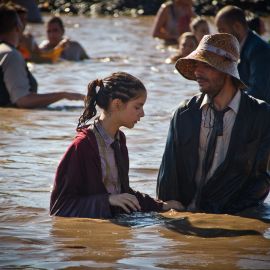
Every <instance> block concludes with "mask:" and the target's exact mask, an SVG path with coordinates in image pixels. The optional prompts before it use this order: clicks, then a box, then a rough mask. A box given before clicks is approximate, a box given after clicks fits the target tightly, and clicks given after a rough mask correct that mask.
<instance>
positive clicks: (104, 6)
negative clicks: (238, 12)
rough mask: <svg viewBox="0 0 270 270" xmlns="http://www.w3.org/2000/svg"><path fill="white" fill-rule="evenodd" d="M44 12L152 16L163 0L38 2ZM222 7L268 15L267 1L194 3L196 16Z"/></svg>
mask: <svg viewBox="0 0 270 270" xmlns="http://www.w3.org/2000/svg"><path fill="white" fill-rule="evenodd" d="M38 2H39V7H40V9H41V10H42V11H46V12H60V13H66V14H74V15H76V14H86V15H93V14H95V15H155V14H156V13H157V11H158V9H159V7H160V6H161V4H162V3H163V2H166V1H164V0H136V1H135V0H111V1H106V0H39V1H38ZM225 5H236V6H238V7H240V8H242V9H244V10H248V11H251V12H254V13H256V14H258V15H270V1H269V0H245V1H243V0H220V1H218V0H195V1H194V9H195V12H196V13H197V14H198V15H208V16H210V15H211V16H213V15H215V14H216V13H217V11H218V10H219V9H220V8H222V7H224V6H225Z"/></svg>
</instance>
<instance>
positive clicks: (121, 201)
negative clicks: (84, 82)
mask: <svg viewBox="0 0 270 270" xmlns="http://www.w3.org/2000/svg"><path fill="white" fill-rule="evenodd" d="M145 100H146V89H145V87H144V85H143V84H142V82H141V81H139V80H138V79H137V78H135V77H133V76H132V75H130V74H127V73H124V72H118V73H113V74H112V75H111V76H109V77H107V78H105V79H103V80H95V81H93V82H91V83H90V84H89V85H88V93H87V96H86V99H85V110H84V112H83V114H82V115H81V117H80V118H79V123H78V127H77V130H78V135H77V136H76V138H75V139H74V141H73V143H72V144H71V146H70V147H69V148H68V150H67V152H66V153H65V155H64V157H63V159H62V161H61V162H60V165H59V167H58V169H57V172H56V177H55V182H54V187H53V191H52V194H51V203H50V213H51V215H57V216H66V217H89V218H90V217H91V218H111V217H113V216H114V215H115V214H117V213H122V212H126V213H131V212H132V211H161V210H164V211H166V210H169V209H171V208H175V209H179V210H180V207H181V205H180V203H179V202H176V201H168V202H162V201H157V200H154V199H152V198H151V197H150V196H148V195H145V194H142V193H140V192H136V191H134V190H132V189H131V188H130V187H129V179H128V167H129V160H128V151H127V147H126V139H125V135H124V133H123V132H122V131H120V130H119V128H120V127H121V126H124V127H127V128H133V127H134V125H135V124H136V123H137V122H138V121H139V120H140V118H141V117H143V116H144V111H143V105H144V103H145ZM96 105H98V106H99V107H100V108H101V109H102V112H101V115H100V116H99V117H98V118H96V119H95V120H94V123H93V124H90V125H87V122H88V121H89V120H90V119H92V118H93V117H94V116H95V115H96V113H97V110H96Z"/></svg>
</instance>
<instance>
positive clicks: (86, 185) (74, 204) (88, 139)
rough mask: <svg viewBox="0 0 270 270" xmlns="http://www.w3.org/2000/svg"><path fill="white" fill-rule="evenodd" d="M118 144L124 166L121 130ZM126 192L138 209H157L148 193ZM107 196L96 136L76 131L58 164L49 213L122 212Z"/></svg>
mask: <svg viewBox="0 0 270 270" xmlns="http://www.w3.org/2000/svg"><path fill="white" fill-rule="evenodd" d="M120 145H121V152H122V154H123V156H124V158H125V160H126V161H127V164H126V166H127V167H128V166H129V164H128V150H127V147H126V139H125V135H124V133H122V132H120ZM127 170H128V168H127ZM128 185H129V183H128ZM129 193H131V194H133V195H135V196H136V197H137V199H138V200H139V203H140V206H141V208H142V211H145V212H146V211H160V210H161V208H162V202H159V201H156V200H154V199H152V198H151V197H150V196H148V195H145V194H142V193H140V192H135V191H133V190H132V189H131V188H129ZM108 197H109V194H108V192H107V190H106V188H105V186H104V184H103V182H102V170H101V161H100V156H99V151H98V145H97V141H96V137H95V135H94V133H93V132H92V131H91V130H89V129H87V128H85V129H83V130H82V131H81V132H79V133H78V135H77V136H76V138H75V140H74V141H73V143H72V144H71V146H70V147H69V148H68V150H67V152H66V153H65V155H64V157H63V159H62V160H61V162H60V164H59V166H58V169H57V172H56V176H55V181H54V187H53V191H52V194H51V202H50V214H51V215H56V216H64V217H89V218H111V217H113V216H114V215H115V214H116V213H121V212H122V211H121V210H120V209H119V208H118V207H112V206H110V204H109V200H108Z"/></svg>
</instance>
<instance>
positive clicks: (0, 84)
mask: <svg viewBox="0 0 270 270" xmlns="http://www.w3.org/2000/svg"><path fill="white" fill-rule="evenodd" d="M25 15H26V11H25V10H24V9H23V8H21V7H19V6H17V5H14V4H10V3H9V4H2V5H1V6H0V75H1V76H0V106H1V107H7V106H15V107H18V108H36V107H44V106H47V105H49V104H51V103H53V102H56V101H58V100H60V99H64V98H65V99H69V100H84V104H85V109H84V112H83V113H82V115H81V116H80V118H79V121H78V126H77V136H76V138H75V139H74V141H73V142H72V144H71V145H70V146H69V148H68V149H67V151H66V153H65V154H64V156H63V158H62V160H61V162H60V164H59V166H58V169H57V172H56V177H55V181H54V187H53V191H52V194H51V203H50V214H51V215H57V216H64V217H90V218H91V217H92V218H111V217H114V216H115V215H116V214H119V213H131V212H134V211H144V212H148V211H167V210H169V209H175V210H177V211H192V212H209V213H233V214H234V213H239V212H241V211H242V210H245V209H247V208H250V207H256V206H258V205H260V204H261V203H262V202H263V201H264V199H265V198H266V197H267V195H268V193H269V190H270V173H269V172H270V105H269V102H270V45H269V44H268V43H267V42H266V41H265V40H263V39H262V37H260V36H259V35H257V34H255V33H254V32H253V31H252V30H251V28H250V26H249V25H250V24H249V21H248V20H247V18H246V16H245V12H244V11H243V10H242V9H240V8H238V7H236V6H225V7H224V8H222V9H221V10H220V11H219V12H218V13H217V14H216V16H215V20H214V22H215V25H216V28H217V32H218V33H213V34H210V30H209V25H208V22H207V20H206V19H205V18H201V17H199V16H196V14H195V13H194V12H193V9H192V1H190V0H174V1H172V2H170V3H168V4H163V5H162V6H161V8H160V10H159V11H158V14H157V17H156V20H155V24H154V30H153V37H157V38H160V39H163V40H164V41H165V43H166V44H167V45H171V44H176V43H177V44H178V46H179V52H178V54H177V55H174V56H172V57H171V59H170V60H171V62H176V63H175V67H176V70H177V71H178V72H179V73H180V74H181V75H182V76H183V77H184V78H186V79H188V80H194V81H197V83H198V85H199V90H200V94H198V95H196V96H194V97H192V98H191V99H189V100H186V101H184V102H183V103H182V104H181V105H180V106H179V108H178V109H177V110H176V111H175V113H174V116H173V118H172V120H171V123H170V128H169V133H168V137H167V142H166V146H165V151H164V154H163V158H162V162H161V166H160V169H159V173H158V177H157V199H155V198H152V197H150V196H149V195H147V194H144V193H141V192H139V191H134V190H133V189H131V188H130V186H129V175H128V170H129V159H128V149H127V146H126V139H125V135H124V133H123V132H122V131H120V127H122V126H124V127H127V128H133V127H134V125H135V124H136V123H137V122H138V121H139V120H140V119H141V118H142V117H143V116H144V110H143V106H144V104H145V102H146V98H147V90H146V88H145V86H144V84H143V83H142V82H141V81H140V80H139V79H138V78H136V77H134V76H132V75H131V74H128V73H125V72H116V73H113V74H111V75H110V76H108V77H106V78H104V79H96V80H94V81H92V82H90V83H89V85H88V90H87V93H86V95H81V94H78V93H70V92H56V93H47V94H38V92H37V88H38V86H37V82H36V80H35V78H34V77H33V75H32V74H31V72H30V71H29V70H28V68H27V64H26V61H38V62H47V61H48V62H55V61H57V59H59V58H63V59H66V60H69V61H80V60H84V59H88V58H89V56H88V55H87V53H86V51H85V50H84V49H83V48H82V46H81V45H80V44H79V43H78V42H76V41H72V40H70V39H68V38H66V37H64V33H65V29H64V24H63V22H62V20H61V19H60V18H59V17H53V18H51V19H50V20H49V21H48V23H47V36H48V40H46V41H44V42H42V44H40V45H37V43H36V42H35V39H34V37H33V36H31V35H25V34H23V31H24V28H25V25H26V20H25ZM29 44H30V45H31V46H30V45H29ZM96 106H98V107H99V108H100V109H101V113H100V115H98V116H97V108H96Z"/></svg>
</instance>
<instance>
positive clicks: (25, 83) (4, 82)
mask: <svg viewBox="0 0 270 270" xmlns="http://www.w3.org/2000/svg"><path fill="white" fill-rule="evenodd" d="M37 88H38V84H37V81H36V79H35V78H34V76H33V75H32V73H31V72H30V71H29V69H28V67H27V65H26V62H25V61H24V59H23V57H22V56H21V54H20V53H19V51H18V50H17V49H15V48H14V47H13V46H11V45H9V44H6V43H4V42H0V106H9V105H12V104H15V103H16V101H17V100H18V99H19V98H21V97H23V96H26V95H28V94H30V93H36V92H37Z"/></svg>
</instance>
